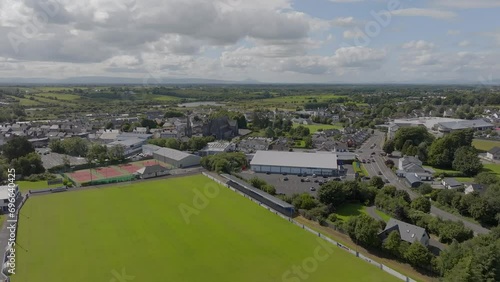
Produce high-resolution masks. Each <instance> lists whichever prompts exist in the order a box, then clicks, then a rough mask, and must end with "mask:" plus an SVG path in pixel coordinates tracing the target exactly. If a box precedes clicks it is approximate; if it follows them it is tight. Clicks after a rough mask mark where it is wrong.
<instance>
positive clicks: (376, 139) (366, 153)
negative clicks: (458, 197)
mask: <svg viewBox="0 0 500 282" xmlns="http://www.w3.org/2000/svg"><path fill="white" fill-rule="evenodd" d="M384 140H385V135H384V133H383V132H379V131H375V134H374V135H373V136H372V137H370V138H369V139H368V140H367V141H366V142H365V143H364V144H363V145H362V146H361V147H360V149H359V150H358V151H357V152H356V154H357V155H358V158H359V159H361V160H362V159H367V160H368V159H374V160H375V162H371V163H367V164H365V165H364V166H365V168H366V170H367V171H368V173H369V174H370V176H380V177H382V178H383V179H387V180H389V182H390V184H391V185H394V186H395V187H396V188H397V189H400V190H404V191H406V192H408V194H409V195H410V198H411V199H415V198H417V197H419V196H420V194H418V193H416V192H415V191H412V189H411V188H410V187H408V186H407V185H406V184H405V183H404V182H402V180H401V179H399V178H398V177H397V176H396V175H395V174H394V172H392V170H391V169H390V168H388V167H387V166H386V165H385V160H386V158H385V157H382V156H380V152H382V145H383V143H384ZM373 144H376V146H375V148H373V149H371V148H370V147H371V146H372V145H373ZM373 152H375V155H371V154H372V153H373ZM393 160H394V163H395V164H396V165H397V162H398V160H397V159H393ZM379 172H380V174H379ZM431 214H432V215H434V216H438V217H441V218H442V219H445V220H452V221H462V222H463V223H464V225H465V226H466V227H468V228H470V229H472V231H474V233H475V234H476V235H477V234H486V233H488V232H490V230H488V229H486V228H484V227H482V226H481V225H479V224H475V223H472V222H470V221H466V220H463V219H461V218H460V217H458V216H456V215H454V214H451V213H449V212H447V211H444V210H442V209H439V208H437V207H435V206H431Z"/></svg>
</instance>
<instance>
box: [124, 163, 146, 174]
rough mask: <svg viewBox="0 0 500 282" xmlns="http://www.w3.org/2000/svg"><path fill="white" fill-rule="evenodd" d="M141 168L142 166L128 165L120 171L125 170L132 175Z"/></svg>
mask: <svg viewBox="0 0 500 282" xmlns="http://www.w3.org/2000/svg"><path fill="white" fill-rule="evenodd" d="M140 168H141V167H140V166H136V165H135V164H126V165H121V166H120V169H122V170H125V171H127V172H128V173H130V174H132V173H135V172H136V171H137V170H138V169H140Z"/></svg>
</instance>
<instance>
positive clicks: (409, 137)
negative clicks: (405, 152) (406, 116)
mask: <svg viewBox="0 0 500 282" xmlns="http://www.w3.org/2000/svg"><path fill="white" fill-rule="evenodd" d="M433 140H434V136H432V134H430V133H429V132H428V131H427V128H425V127H422V126H415V127H403V128H400V129H398V131H396V135H395V136H394V148H395V149H396V150H402V149H403V145H404V144H405V143H406V142H407V141H410V142H409V144H412V145H415V146H417V145H418V144H420V143H422V142H432V141H433ZM407 144H408V143H407ZM409 144H408V145H409ZM408 145H407V146H408Z"/></svg>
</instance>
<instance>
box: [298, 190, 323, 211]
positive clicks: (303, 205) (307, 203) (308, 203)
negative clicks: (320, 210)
mask: <svg viewBox="0 0 500 282" xmlns="http://www.w3.org/2000/svg"><path fill="white" fill-rule="evenodd" d="M292 204H293V206H294V207H295V208H296V209H297V210H299V209H304V210H310V209H312V208H315V207H316V206H318V202H317V201H316V200H315V199H314V197H313V196H311V195H310V194H309V193H302V194H300V195H299V196H298V197H296V198H295V199H294V200H293V201H292Z"/></svg>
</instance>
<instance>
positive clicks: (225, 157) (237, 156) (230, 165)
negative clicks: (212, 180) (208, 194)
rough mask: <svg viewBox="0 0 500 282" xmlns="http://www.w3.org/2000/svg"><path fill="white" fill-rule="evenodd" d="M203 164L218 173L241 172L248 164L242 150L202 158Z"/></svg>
mask: <svg viewBox="0 0 500 282" xmlns="http://www.w3.org/2000/svg"><path fill="white" fill-rule="evenodd" d="M200 162H201V166H203V167H204V168H205V169H207V170H210V171H215V172H217V173H233V172H240V171H241V169H242V168H245V167H247V166H248V160H247V157H246V156H245V154H243V153H241V152H231V153H221V154H216V155H211V156H205V157H203V158H201V161H200Z"/></svg>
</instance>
